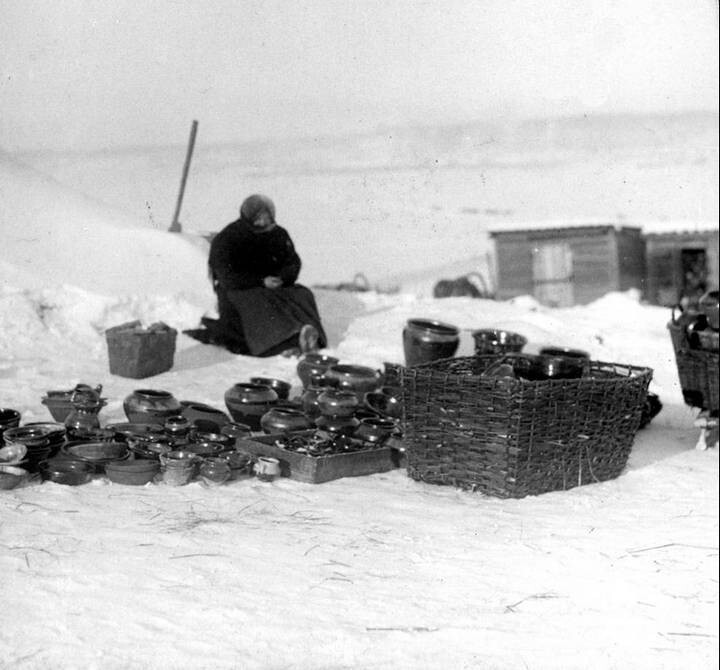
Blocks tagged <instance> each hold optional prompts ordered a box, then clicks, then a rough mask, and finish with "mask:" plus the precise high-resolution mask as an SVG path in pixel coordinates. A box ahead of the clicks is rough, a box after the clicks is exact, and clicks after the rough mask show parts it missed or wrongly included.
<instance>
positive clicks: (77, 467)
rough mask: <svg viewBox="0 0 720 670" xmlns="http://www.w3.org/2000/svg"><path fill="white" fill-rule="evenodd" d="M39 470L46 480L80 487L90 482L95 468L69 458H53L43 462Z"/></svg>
mask: <svg viewBox="0 0 720 670" xmlns="http://www.w3.org/2000/svg"><path fill="white" fill-rule="evenodd" d="M39 469H40V474H41V476H42V478H43V479H44V480H48V481H51V482H55V483H56V484H65V485H67V486H79V485H80V484H86V483H87V482H89V481H90V479H91V478H92V470H93V466H92V465H91V464H89V463H85V462H83V461H76V460H73V459H69V458H51V459H50V460H47V461H43V462H42V463H41V464H40V468H39Z"/></svg>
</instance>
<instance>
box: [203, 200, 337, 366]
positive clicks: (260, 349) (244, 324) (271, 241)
mask: <svg viewBox="0 0 720 670" xmlns="http://www.w3.org/2000/svg"><path fill="white" fill-rule="evenodd" d="M261 204H262V203H261ZM271 213H272V212H271ZM251 214H252V212H251ZM208 265H209V268H210V276H211V278H212V280H213V284H214V288H215V292H216V293H217V297H218V312H219V317H220V318H219V319H218V322H217V323H216V324H215V325H214V330H215V337H216V340H219V341H220V342H221V343H224V344H225V346H228V348H230V347H232V349H231V350H232V351H235V352H236V353H249V354H251V355H253V356H265V355H272V354H274V353H279V352H278V351H276V350H277V349H278V347H279V348H288V347H291V346H294V345H295V344H296V343H297V335H298V333H299V332H300V329H301V328H302V327H303V326H304V325H305V324H310V325H313V326H315V328H316V329H317V331H318V335H319V338H318V344H319V346H320V347H324V346H326V345H327V337H326V336H325V331H324V330H323V327H322V323H321V322H320V315H319V314H318V310H317V305H316V304H315V299H314V297H313V294H312V292H311V291H310V289H308V288H306V287H304V286H301V285H299V284H296V283H295V281H296V280H297V278H298V275H299V273H300V265H301V263H300V257H299V256H298V255H297V252H296V251H295V246H294V245H293V243H292V240H291V239H290V235H288V233H287V231H286V230H285V229H284V228H281V227H280V226H275V227H274V228H273V229H272V230H270V231H268V232H266V233H257V232H255V231H254V230H253V229H252V223H251V222H250V219H246V218H244V217H241V218H240V219H238V220H237V221H233V222H232V223H230V224H228V225H227V226H225V228H223V229H222V230H221V231H220V232H219V233H218V234H217V235H216V236H215V237H214V238H213V240H212V242H211V243H210V256H209V258H208ZM270 276H274V277H280V278H281V279H282V281H283V285H282V286H281V287H280V288H275V289H270V288H266V287H265V285H264V282H263V280H264V279H265V277H270Z"/></svg>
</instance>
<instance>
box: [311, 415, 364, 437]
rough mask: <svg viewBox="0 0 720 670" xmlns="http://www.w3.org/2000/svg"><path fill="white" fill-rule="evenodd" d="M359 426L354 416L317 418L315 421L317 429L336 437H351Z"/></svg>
mask: <svg viewBox="0 0 720 670" xmlns="http://www.w3.org/2000/svg"><path fill="white" fill-rule="evenodd" d="M359 425H360V421H358V420H357V419H356V418H355V417H354V416H319V417H318V418H317V419H315V426H317V428H318V429H320V430H324V431H327V432H328V433H335V434H336V435H348V436H349V435H352V434H353V433H354V432H355V431H356V430H357V428H358V426H359Z"/></svg>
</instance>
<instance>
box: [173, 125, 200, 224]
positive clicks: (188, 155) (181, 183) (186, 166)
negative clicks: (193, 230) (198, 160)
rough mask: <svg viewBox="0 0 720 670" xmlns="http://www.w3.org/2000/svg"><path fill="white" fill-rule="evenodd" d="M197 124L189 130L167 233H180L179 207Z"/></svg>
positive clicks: (183, 192)
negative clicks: (178, 188)
mask: <svg viewBox="0 0 720 670" xmlns="http://www.w3.org/2000/svg"><path fill="white" fill-rule="evenodd" d="M197 127H198V122H197V121H193V122H192V127H191V128H190V140H189V141H188V148H187V154H186V155H185V165H183V172H182V180H181V181H180V192H179V193H178V199H177V205H175V215H174V216H173V220H172V223H171V224H170V228H169V229H168V232H171V233H180V232H182V226H181V225H180V221H179V220H178V219H179V217H180V207H181V206H182V201H183V195H184V194H185V183H186V182H187V176H188V172H189V170H190V160H191V159H192V153H193V148H194V147H195V135H197Z"/></svg>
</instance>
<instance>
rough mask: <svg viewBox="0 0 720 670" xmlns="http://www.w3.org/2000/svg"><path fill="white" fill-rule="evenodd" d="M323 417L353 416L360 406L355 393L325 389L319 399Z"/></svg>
mask: <svg viewBox="0 0 720 670" xmlns="http://www.w3.org/2000/svg"><path fill="white" fill-rule="evenodd" d="M317 404H318V407H319V408H320V413H321V414H322V415H323V416H338V417H339V416H353V415H354V414H355V410H356V409H357V408H358V406H359V405H360V401H359V400H358V397H357V394H356V393H355V392H354V391H350V390H343V389H339V388H337V389H336V388H328V389H325V390H324V391H323V392H322V393H321V394H320V395H319V396H318V399H317Z"/></svg>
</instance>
